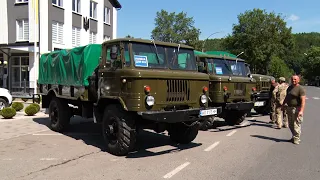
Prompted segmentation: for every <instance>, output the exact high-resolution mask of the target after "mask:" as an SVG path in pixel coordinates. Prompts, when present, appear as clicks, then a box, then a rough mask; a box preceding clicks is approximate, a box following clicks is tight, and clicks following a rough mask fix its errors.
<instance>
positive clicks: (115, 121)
mask: <svg viewBox="0 0 320 180" xmlns="http://www.w3.org/2000/svg"><path fill="white" fill-rule="evenodd" d="M102 133H103V138H104V141H105V143H106V144H107V151H108V152H109V153H111V154H113V155H116V156H123V155H126V154H128V153H129V152H130V151H131V150H132V149H133V148H134V145H135V143H136V129H135V123H134V120H133V119H132V116H130V115H129V113H128V112H126V111H124V110H123V109H122V107H121V106H120V105H114V104H112V105H109V106H107V107H106V108H105V110H104V115H103V121H102Z"/></svg>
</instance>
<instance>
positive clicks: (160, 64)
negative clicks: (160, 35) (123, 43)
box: [132, 43, 167, 68]
mask: <svg viewBox="0 0 320 180" xmlns="http://www.w3.org/2000/svg"><path fill="white" fill-rule="evenodd" d="M132 53H133V61H134V65H135V66H136V67H143V68H167V61H166V58H165V50H164V46H160V45H157V46H156V48H155V46H154V45H153V44H144V43H132Z"/></svg>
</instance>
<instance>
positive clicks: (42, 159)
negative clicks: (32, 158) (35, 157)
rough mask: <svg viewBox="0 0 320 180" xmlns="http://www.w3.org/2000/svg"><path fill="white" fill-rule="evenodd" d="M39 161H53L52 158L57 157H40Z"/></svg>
mask: <svg viewBox="0 0 320 180" xmlns="http://www.w3.org/2000/svg"><path fill="white" fill-rule="evenodd" d="M40 160H41V161H53V160H57V158H41V159H40Z"/></svg>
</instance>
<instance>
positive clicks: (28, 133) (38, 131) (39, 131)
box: [0, 129, 48, 141]
mask: <svg viewBox="0 0 320 180" xmlns="http://www.w3.org/2000/svg"><path fill="white" fill-rule="evenodd" d="M44 131H48V129H44V130H41V131H35V132H31V133H26V134H21V135H16V136H12V137H9V138H4V139H0V141H3V140H8V139H13V138H18V137H21V136H27V135H31V134H34V133H40V132H44Z"/></svg>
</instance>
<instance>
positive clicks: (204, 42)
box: [202, 31, 223, 52]
mask: <svg viewBox="0 0 320 180" xmlns="http://www.w3.org/2000/svg"><path fill="white" fill-rule="evenodd" d="M222 32H223V31H218V32H214V33H212V34H210V35H209V36H208V37H207V38H206V39H205V40H204V41H203V44H202V52H203V51H204V45H205V44H206V42H207V40H208V39H209V37H211V36H212V35H214V34H218V33H222Z"/></svg>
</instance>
